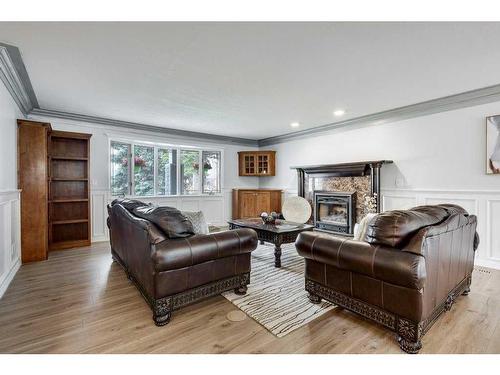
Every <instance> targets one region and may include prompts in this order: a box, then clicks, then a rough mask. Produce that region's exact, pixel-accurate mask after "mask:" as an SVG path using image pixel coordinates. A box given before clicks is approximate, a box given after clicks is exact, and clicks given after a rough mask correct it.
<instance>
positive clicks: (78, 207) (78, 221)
mask: <svg viewBox="0 0 500 375" xmlns="http://www.w3.org/2000/svg"><path fill="white" fill-rule="evenodd" d="M90 137H91V135H90V134H84V133H71V132H62V131H52V132H50V133H49V142H48V148H49V152H48V164H49V181H48V185H49V248H50V250H60V249H67V248H71V247H78V246H89V245H90V199H89V192H90V191H89V190H90V189H89V161H90V160H89V156H90V147H89V146H90Z"/></svg>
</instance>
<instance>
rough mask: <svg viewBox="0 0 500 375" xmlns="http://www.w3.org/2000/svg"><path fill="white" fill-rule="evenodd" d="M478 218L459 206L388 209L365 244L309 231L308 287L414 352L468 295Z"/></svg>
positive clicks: (303, 248) (302, 249)
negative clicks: (441, 317)
mask: <svg viewBox="0 0 500 375" xmlns="http://www.w3.org/2000/svg"><path fill="white" fill-rule="evenodd" d="M476 224H477V223H476V216H474V215H468V214H467V212H466V211H465V210H464V209H462V208H461V207H459V206H454V205H438V206H421V207H415V208H413V209H411V210H408V211H388V212H384V213H381V214H378V215H377V216H376V217H374V218H373V220H372V221H371V222H370V224H369V226H368V228H367V233H366V237H365V241H354V240H352V239H348V238H345V237H335V236H332V235H327V234H322V233H318V232H304V233H301V234H300V236H299V237H298V238H297V241H296V247H297V250H298V252H299V254H300V255H301V256H303V257H304V258H305V262H306V272H305V279H306V290H307V291H308V292H309V299H310V301H311V302H313V303H319V302H320V301H321V299H322V298H324V299H326V300H328V301H330V302H332V303H334V304H336V305H339V306H341V307H344V308H346V309H348V310H351V311H354V312H356V313H358V314H360V315H362V316H364V317H366V318H369V319H372V320H374V321H376V322H378V323H380V324H382V325H384V326H386V327H387V328H389V329H391V330H393V331H395V332H396V334H397V335H398V341H399V345H400V347H401V349H402V350H404V351H406V352H408V353H417V352H418V351H419V350H420V348H421V347H422V344H421V338H422V336H423V335H424V334H425V333H426V332H427V331H428V330H429V328H430V327H431V326H432V324H433V323H434V322H435V321H436V319H437V318H438V317H439V315H440V314H441V313H442V312H443V311H445V310H449V309H450V308H451V305H452V304H453V302H454V301H455V299H456V298H457V297H458V296H459V295H460V294H464V295H466V294H468V293H469V290H470V283H471V274H472V270H473V267H474V252H475V250H476V248H477V246H478V244H479V237H478V235H477V233H476Z"/></svg>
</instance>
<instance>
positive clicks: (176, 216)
mask: <svg viewBox="0 0 500 375" xmlns="http://www.w3.org/2000/svg"><path fill="white" fill-rule="evenodd" d="M133 214H134V215H135V216H138V217H140V218H142V219H145V220H148V221H151V222H152V223H153V224H156V226H158V228H160V229H161V230H162V231H163V232H164V233H165V235H166V236H167V237H168V238H170V239H173V238H185V237H189V236H191V235H193V234H194V229H193V224H191V221H189V219H188V218H187V217H186V216H184V215H183V214H181V212H180V211H179V210H178V209H176V208H174V207H166V206H158V207H154V206H145V207H137V208H135V209H134V210H133Z"/></svg>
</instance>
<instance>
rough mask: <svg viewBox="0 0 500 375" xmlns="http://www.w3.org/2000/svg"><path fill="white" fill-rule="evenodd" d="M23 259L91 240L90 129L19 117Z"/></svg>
mask: <svg viewBox="0 0 500 375" xmlns="http://www.w3.org/2000/svg"><path fill="white" fill-rule="evenodd" d="M17 123H18V185H19V189H21V254H22V261H23V263H26V262H31V261H37V260H45V259H47V254H48V250H49V249H50V250H56V249H65V248H70V247H78V246H87V245H90V206H89V155H90V154H89V152H90V150H89V142H90V134H81V133H70V132H60V131H52V129H51V126H50V124H48V123H41V122H35V121H26V120H18V121H17Z"/></svg>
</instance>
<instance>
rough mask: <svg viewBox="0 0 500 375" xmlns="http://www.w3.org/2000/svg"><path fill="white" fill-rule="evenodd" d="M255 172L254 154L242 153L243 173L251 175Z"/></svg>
mask: <svg viewBox="0 0 500 375" xmlns="http://www.w3.org/2000/svg"><path fill="white" fill-rule="evenodd" d="M253 174H255V155H254V154H244V155H243V175H244V176H251V175H253Z"/></svg>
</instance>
